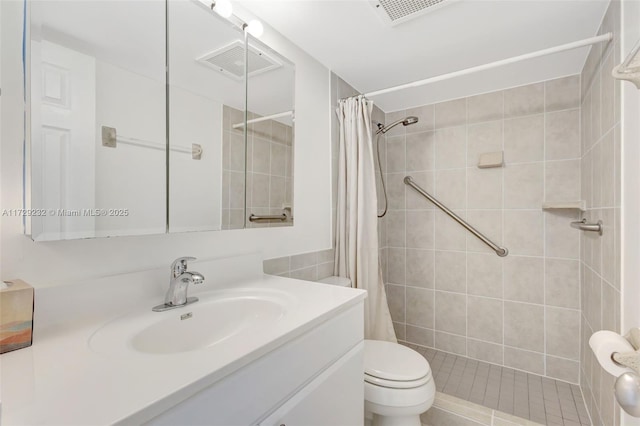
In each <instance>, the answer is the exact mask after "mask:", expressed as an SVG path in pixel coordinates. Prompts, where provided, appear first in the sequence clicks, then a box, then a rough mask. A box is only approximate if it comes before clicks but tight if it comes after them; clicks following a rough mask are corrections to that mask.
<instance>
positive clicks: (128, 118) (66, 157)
mask: <svg viewBox="0 0 640 426" xmlns="http://www.w3.org/2000/svg"><path fill="white" fill-rule="evenodd" d="M28 5H29V11H28V17H29V19H28V21H27V22H28V23H29V24H28V27H27V28H26V30H27V31H26V33H27V35H28V39H27V41H28V43H27V44H28V55H27V57H26V65H27V75H26V77H25V80H26V83H27V88H28V98H29V114H28V127H27V129H28V135H27V136H28V140H29V142H30V143H29V144H27V153H26V157H25V165H26V166H27V168H28V170H27V173H26V181H25V193H26V194H25V195H26V197H25V199H26V200H27V203H26V204H27V205H26V206H25V207H27V208H28V209H30V211H32V212H33V213H34V214H33V215H30V216H28V217H27V218H26V219H27V223H26V229H27V233H29V234H30V235H31V237H32V238H33V239H34V240H36V241H49V240H64V239H75V238H91V237H108V236H120V235H144V234H159V233H164V232H167V231H169V232H184V231H211V230H220V229H240V228H244V227H259V226H290V225H292V224H293V210H292V207H293V200H292V194H293V146H294V143H293V140H294V128H293V118H294V113H293V107H294V82H295V66H294V65H293V64H292V63H291V62H290V61H288V60H287V59H286V58H284V57H283V56H281V55H280V54H278V53H277V52H276V51H274V50H273V49H271V48H269V47H268V46H266V45H265V44H264V43H262V42H260V41H259V40H257V39H254V38H252V37H251V36H249V35H245V33H244V32H243V31H242V30H241V29H240V28H238V27H237V26H236V25H234V24H232V23H231V22H230V21H228V20H226V19H223V18H221V17H220V16H218V15H217V14H216V13H214V12H212V11H211V10H210V9H209V8H208V7H206V6H205V5H204V4H203V3H201V2H198V1H193V0H172V1H146V0H134V1H111V0H95V1H91V2H85V1H73V0H70V1H65V0H33V1H30V2H29V3H28ZM142 22H144V25H143V26H141V24H140V23H142ZM247 45H248V46H249V47H248V49H246V46H247ZM245 63H246V66H245ZM247 75H248V78H247V77H246V76H247ZM247 94H249V95H250V96H248V95H247ZM247 120H249V122H248V123H249V124H247ZM167 147H168V150H167ZM252 214H254V215H260V216H267V218H266V219H263V220H258V221H250V220H249V218H250V216H251V215H252Z"/></svg>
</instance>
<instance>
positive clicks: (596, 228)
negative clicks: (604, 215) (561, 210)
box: [571, 218, 603, 235]
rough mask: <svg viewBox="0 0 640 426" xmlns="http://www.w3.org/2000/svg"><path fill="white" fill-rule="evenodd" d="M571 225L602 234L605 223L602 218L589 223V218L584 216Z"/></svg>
mask: <svg viewBox="0 0 640 426" xmlns="http://www.w3.org/2000/svg"><path fill="white" fill-rule="evenodd" d="M571 227H572V228H576V229H579V230H581V231H590V232H597V233H598V234H600V235H602V228H603V223H602V221H601V220H599V221H597V222H596V223H587V218H584V219H582V220H581V221H578V222H571Z"/></svg>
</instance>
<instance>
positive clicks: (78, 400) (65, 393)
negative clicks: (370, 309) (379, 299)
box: [0, 275, 366, 426]
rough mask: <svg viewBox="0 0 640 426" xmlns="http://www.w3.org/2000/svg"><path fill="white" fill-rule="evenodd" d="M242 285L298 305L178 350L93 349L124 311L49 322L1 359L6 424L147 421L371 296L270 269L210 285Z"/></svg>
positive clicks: (144, 305) (148, 302) (141, 305)
mask: <svg viewBox="0 0 640 426" xmlns="http://www.w3.org/2000/svg"><path fill="white" fill-rule="evenodd" d="M243 287H252V288H263V289H273V290H277V291H283V292H286V293H287V294H289V295H292V297H293V298H295V300H296V303H295V305H294V306H293V307H292V308H291V309H289V310H288V312H287V314H286V315H285V316H284V317H283V318H282V319H281V320H279V321H278V322H276V323H275V324H274V325H273V326H272V327H269V328H267V329H264V330H262V331H261V332H260V333H258V334H255V335H252V337H251V339H246V340H242V341H238V340H237V339H236V340H235V341H234V342H233V343H232V344H229V345H221V346H220V347H216V346H214V347H212V348H208V349H203V350H197V351H192V352H183V353H178V354H166V355H153V354H143V353H139V352H135V353H130V354H126V355H125V354H117V355H108V356H107V355H104V354H100V353H96V352H94V351H93V350H92V349H91V348H90V347H89V343H88V342H89V339H90V336H91V335H92V333H94V332H95V331H96V330H97V329H98V328H99V327H100V326H102V325H103V324H104V323H105V322H106V321H108V320H109V319H112V318H113V317H114V315H116V314H118V315H120V314H121V313H122V312H116V313H114V312H110V313H109V314H106V313H102V314H99V313H98V314H95V315H93V316H85V317H84V318H82V317H80V318H76V319H74V321H73V322H69V321H67V322H65V323H62V324H60V325H58V326H56V327H49V328H46V327H45V331H42V332H40V333H36V335H35V337H34V343H33V346H31V347H29V348H25V349H21V350H18V351H14V352H10V353H6V354H3V355H2V356H1V357H0V368H1V379H2V380H1V387H2V393H1V395H2V414H1V415H2V417H1V423H2V425H4V426H7V425H26V424H28V425H44V424H47V425H51V424H60V425H62V424H64V425H95V424H113V423H119V422H127V423H140V422H144V421H147V420H149V419H151V418H153V417H154V416H156V415H158V414H159V413H161V412H163V411H165V410H167V409H168V408H170V407H173V406H175V405H176V404H178V403H179V402H181V401H183V400H185V399H186V398H188V397H190V396H192V395H194V394H195V393H196V392H198V391H200V390H202V389H204V388H206V387H207V386H210V385H211V384H213V383H215V382H217V381H218V380H220V379H221V378H223V377H225V376H227V375H228V374H230V373H232V372H234V371H236V370H238V369H240V368H241V367H243V366H245V365H247V364H249V363H251V362H252V361H254V360H256V359H258V358H259V357H261V356H262V355H264V354H266V353H268V352H269V351H271V350H273V349H275V348H277V347H279V346H281V345H282V344H283V343H285V342H287V341H290V340H292V339H294V338H295V337H297V336H300V335H301V334H303V333H305V332H306V331H308V330H310V329H312V328H314V327H315V326H317V325H318V324H320V323H322V322H324V321H326V320H327V319H329V318H331V317H333V316H334V315H335V314H336V313H337V312H341V311H344V310H346V309H348V308H349V307H351V306H354V305H356V304H357V303H359V302H360V301H361V300H362V299H364V297H365V295H366V292H364V291H362V290H354V289H349V288H342V287H336V286H330V285H326V284H317V283H311V282H307V281H300V280H294V279H289V278H280V277H274V276H269V275H262V276H259V277H253V278H251V279H249V280H246V281H244V282H236V283H233V285H230V284H227V285H223V286H216V287H215V289H212V291H216V290H220V289H224V288H233V289H237V288H243ZM206 293H207V292H200V293H199V294H200V295H201V296H204V295H206ZM157 302H158V301H157V299H150V300H146V301H144V302H142V301H137V302H136V303H135V306H131V307H129V308H130V310H140V309H142V310H145V309H151V307H152V306H153V305H155V304H156V303H157ZM37 303H38V298H37V292H36V304H37ZM68 303H70V304H73V303H74V300H68ZM76 303H77V302H76ZM36 309H37V308H36ZM48 309H51V307H50V306H49V307H48ZM59 309H60V310H61V311H64V310H65V307H64V306H60V307H59ZM47 315H48V316H51V315H52V313H50V312H49V313H48V314H47ZM36 322H37V317H36Z"/></svg>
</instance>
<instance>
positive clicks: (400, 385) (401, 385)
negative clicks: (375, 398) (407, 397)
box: [364, 373, 431, 389]
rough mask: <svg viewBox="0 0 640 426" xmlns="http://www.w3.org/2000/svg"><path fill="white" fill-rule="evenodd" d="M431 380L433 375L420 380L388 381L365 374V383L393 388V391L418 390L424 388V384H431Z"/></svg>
mask: <svg viewBox="0 0 640 426" xmlns="http://www.w3.org/2000/svg"><path fill="white" fill-rule="evenodd" d="M430 380H431V375H428V376H424V377H422V378H420V379H418V380H386V379H381V378H380V377H375V376H370V375H368V374H367V373H364V381H365V382H367V383H371V384H372V385H376V386H381V387H385V388H391V389H411V388H417V387H418V386H422V385H424V384H427V383H429V381H430Z"/></svg>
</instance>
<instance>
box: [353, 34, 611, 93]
mask: <svg viewBox="0 0 640 426" xmlns="http://www.w3.org/2000/svg"><path fill="white" fill-rule="evenodd" d="M612 39H613V34H612V33H606V34H602V35H600V36H596V37H591V38H586V39H584V40H579V41H574V42H572V43H567V44H562V45H560V46H556V47H550V48H548V49H543V50H538V51H536V52H532V53H527V54H524V55H520V56H514V57H512V58H507V59H502V60H500V61H495V62H491V63H488V64H484V65H478V66H475V67H471V68H466V69H463V70H460V71H454V72H451V73H447V74H441V75H438V76H435V77H430V78H426V79H424V80H418V81H414V82H411V83H406V84H401V85H399V86H394V87H388V88H386V89H381V90H376V91H373V92H369V93H365V94H364V97H366V98H370V97H373V96H378V95H384V94H385V93H390V92H395V91H398V90H403V89H409V88H412V87H419V86H424V85H425V84H430V83H435V82H438V81H443V80H449V79H450V78H454V77H460V76H462V75H467V74H472V73H474V72H478V71H484V70H488V69H491V68H497V67H501V66H503V65H509V64H513V63H515V62H520V61H524V60H527V59H533V58H537V57H540V56H546V55H551V54H554V53H559V52H564V51H566V50H573V49H578V48H580V47H585V46H590V45H592V44H597V43H603V42H608V41H611V40H612Z"/></svg>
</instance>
